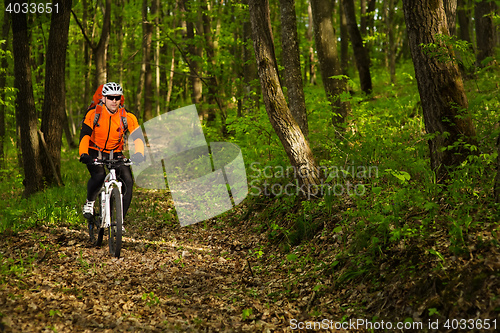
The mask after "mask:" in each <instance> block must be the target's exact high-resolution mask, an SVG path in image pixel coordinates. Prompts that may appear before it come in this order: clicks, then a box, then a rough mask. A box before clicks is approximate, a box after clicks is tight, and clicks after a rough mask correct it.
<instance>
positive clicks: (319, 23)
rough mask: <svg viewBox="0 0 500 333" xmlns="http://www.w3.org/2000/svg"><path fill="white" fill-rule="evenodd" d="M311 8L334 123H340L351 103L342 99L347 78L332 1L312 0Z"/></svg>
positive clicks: (319, 57)
mask: <svg viewBox="0 0 500 333" xmlns="http://www.w3.org/2000/svg"><path fill="white" fill-rule="evenodd" d="M311 9H312V16H313V26H314V40H315V42H316V51H317V52H318V60H319V64H320V68H321V77H322V79H323V86H324V88H325V92H326V95H327V97H328V100H329V101H330V104H331V106H332V109H333V118H332V122H333V124H334V125H340V124H342V123H343V122H344V120H345V117H346V116H347V114H348V112H349V110H350V105H349V103H348V102H342V101H341V99H340V95H341V94H342V93H344V92H345V91H346V78H345V77H344V76H343V75H342V70H341V69H340V63H339V59H338V55H337V38H336V36H335V31H334V29H333V22H332V13H333V6H332V2H331V1H330V0H311Z"/></svg>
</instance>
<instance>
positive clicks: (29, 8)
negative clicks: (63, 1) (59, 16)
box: [5, 2, 59, 14]
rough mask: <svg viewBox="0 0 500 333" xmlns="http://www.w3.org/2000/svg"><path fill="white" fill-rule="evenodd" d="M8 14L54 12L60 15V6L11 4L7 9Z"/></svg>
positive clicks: (26, 3)
mask: <svg viewBox="0 0 500 333" xmlns="http://www.w3.org/2000/svg"><path fill="white" fill-rule="evenodd" d="M5 11H6V12H9V13H11V14H12V13H14V14H19V13H23V14H28V13H30V14H44V13H47V14H50V13H52V11H54V12H55V13H59V4H58V3H55V4H52V3H50V2H47V3H43V2H41V3H28V2H21V3H19V2H14V3H12V2H10V3H9V4H8V5H7V7H6V8H5Z"/></svg>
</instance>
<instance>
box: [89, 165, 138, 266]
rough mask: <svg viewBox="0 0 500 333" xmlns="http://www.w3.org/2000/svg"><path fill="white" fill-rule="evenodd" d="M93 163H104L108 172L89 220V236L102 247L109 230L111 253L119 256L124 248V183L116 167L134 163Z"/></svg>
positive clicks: (91, 240)
mask: <svg viewBox="0 0 500 333" xmlns="http://www.w3.org/2000/svg"><path fill="white" fill-rule="evenodd" d="M93 164H95V165H104V166H105V167H106V168H107V169H108V170H109V172H108V174H107V175H106V178H105V179H104V184H103V185H102V187H101V190H100V191H99V194H98V195H97V198H96V202H95V204H94V216H93V217H92V218H90V219H89V220H88V227H89V236H90V242H91V244H92V245H94V246H97V247H100V246H101V245H102V240H103V238H104V231H105V230H106V229H107V230H108V236H109V237H108V243H109V253H111V255H112V256H114V257H116V258H119V257H120V251H121V248H122V226H123V194H122V186H123V183H122V182H121V181H120V179H119V178H117V176H116V170H115V169H116V168H118V167H120V166H122V165H127V166H128V165H132V162H131V161H130V160H129V159H126V158H121V159H109V160H102V159H95V160H94V162H93Z"/></svg>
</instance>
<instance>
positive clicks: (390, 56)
mask: <svg viewBox="0 0 500 333" xmlns="http://www.w3.org/2000/svg"><path fill="white" fill-rule="evenodd" d="M387 6H388V8H387V16H386V19H387V26H386V28H387V36H388V43H387V44H386V54H387V60H388V61H387V62H388V66H389V73H390V77H391V83H395V82H396V50H397V43H396V41H395V36H394V35H395V33H396V26H395V24H394V14H395V11H396V9H395V0H389V1H388V4H387Z"/></svg>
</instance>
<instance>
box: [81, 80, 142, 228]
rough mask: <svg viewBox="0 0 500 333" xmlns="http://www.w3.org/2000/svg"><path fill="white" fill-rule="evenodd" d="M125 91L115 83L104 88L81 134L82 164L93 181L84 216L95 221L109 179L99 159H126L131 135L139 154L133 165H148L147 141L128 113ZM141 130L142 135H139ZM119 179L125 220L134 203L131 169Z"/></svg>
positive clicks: (121, 169) (120, 170)
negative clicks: (96, 205) (98, 199)
mask: <svg viewBox="0 0 500 333" xmlns="http://www.w3.org/2000/svg"><path fill="white" fill-rule="evenodd" d="M122 96H123V89H122V87H121V86H120V85H119V84H118V83H115V82H108V83H106V84H104V85H103V87H102V99H101V101H100V102H99V103H98V104H97V105H95V106H94V107H92V108H90V109H89V110H88V112H87V114H86V115H85V119H84V120H83V123H82V128H81V131H80V147H79V154H80V162H82V163H83V164H86V165H87V169H88V170H89V172H90V179H89V181H88V183H87V201H86V203H85V205H84V206H83V216H84V217H85V218H86V219H90V218H92V216H93V214H94V202H95V199H96V197H97V194H98V193H99V190H100V188H101V186H102V184H103V182H104V178H105V177H106V171H105V170H104V166H102V165H95V164H93V161H94V160H95V159H109V158H110V156H112V157H111V158H115V159H116V158H124V156H123V152H122V151H123V145H124V140H125V137H126V135H127V134H128V132H130V133H131V134H130V139H131V140H132V141H133V142H134V145H135V151H136V153H135V154H134V155H133V156H132V158H131V159H132V161H133V162H135V163H140V162H142V161H144V141H143V140H142V135H140V134H141V133H142V132H141V130H140V126H139V123H138V121H137V118H136V117H135V116H134V115H133V114H132V113H128V112H127V111H126V110H125V108H124V107H123V105H121V101H122V100H123V98H122ZM136 129H139V130H138V131H135V130H136ZM116 172H117V175H118V177H119V178H120V179H121V180H122V182H123V183H124V185H125V186H124V189H123V193H124V195H123V216H124V217H125V215H126V214H127V210H128V208H129V206H130V203H131V201H132V186H133V185H134V179H133V178H132V172H131V170H130V167H129V166H125V165H122V166H120V167H118V168H117V169H116Z"/></svg>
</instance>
